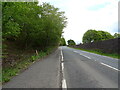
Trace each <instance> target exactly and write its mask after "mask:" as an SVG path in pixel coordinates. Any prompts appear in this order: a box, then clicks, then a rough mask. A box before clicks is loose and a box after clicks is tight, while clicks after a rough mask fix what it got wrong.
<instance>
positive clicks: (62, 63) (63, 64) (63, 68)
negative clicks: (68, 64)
mask: <svg viewBox="0 0 120 90" xmlns="http://www.w3.org/2000/svg"><path fill="white" fill-rule="evenodd" d="M61 66H62V72H63V70H64V64H63V63H61Z"/></svg>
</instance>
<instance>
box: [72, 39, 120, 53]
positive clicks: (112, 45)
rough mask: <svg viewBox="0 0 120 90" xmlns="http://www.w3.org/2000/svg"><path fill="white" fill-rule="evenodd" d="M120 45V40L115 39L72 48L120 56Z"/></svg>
mask: <svg viewBox="0 0 120 90" xmlns="http://www.w3.org/2000/svg"><path fill="white" fill-rule="evenodd" d="M119 45H120V38H115V39H109V40H105V41H99V42H91V43H85V44H79V45H76V46H72V47H75V48H82V49H88V50H100V51H102V52H104V53H118V54H120V48H119Z"/></svg>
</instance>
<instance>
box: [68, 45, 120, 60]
mask: <svg viewBox="0 0 120 90" xmlns="http://www.w3.org/2000/svg"><path fill="white" fill-rule="evenodd" d="M70 48H73V47H70ZM74 49H78V50H83V51H87V52H91V53H95V54H99V55H103V56H108V57H112V58H116V59H120V55H119V54H117V53H104V52H102V51H100V50H98V49H96V50H86V49H81V48H74Z"/></svg>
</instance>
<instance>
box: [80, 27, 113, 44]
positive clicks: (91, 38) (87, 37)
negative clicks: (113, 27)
mask: <svg viewBox="0 0 120 90" xmlns="http://www.w3.org/2000/svg"><path fill="white" fill-rule="evenodd" d="M112 38H113V36H112V35H111V34H110V33H109V32H106V31H96V30H92V29H90V30H88V31H87V32H85V33H84V35H83V38H82V41H83V43H90V42H97V41H102V40H108V39H112Z"/></svg>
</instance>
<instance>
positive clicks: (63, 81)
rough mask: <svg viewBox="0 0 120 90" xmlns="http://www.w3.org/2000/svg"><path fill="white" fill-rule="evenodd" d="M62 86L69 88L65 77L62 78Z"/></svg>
mask: <svg viewBox="0 0 120 90" xmlns="http://www.w3.org/2000/svg"><path fill="white" fill-rule="evenodd" d="M62 88H67V85H66V80H65V79H63V80H62Z"/></svg>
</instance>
